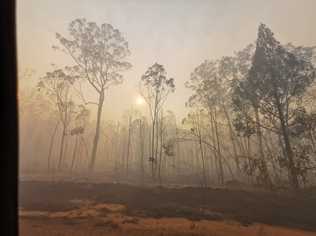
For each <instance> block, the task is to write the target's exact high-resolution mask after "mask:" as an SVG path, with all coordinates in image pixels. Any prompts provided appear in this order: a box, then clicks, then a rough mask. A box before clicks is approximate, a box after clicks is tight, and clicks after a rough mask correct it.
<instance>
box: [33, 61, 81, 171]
mask: <svg viewBox="0 0 316 236" xmlns="http://www.w3.org/2000/svg"><path fill="white" fill-rule="evenodd" d="M76 79H78V77H77V76H76V75H75V74H74V73H73V68H69V67H66V68H65V69H64V70H62V69H55V70H54V71H52V72H47V73H46V75H45V76H43V77H41V78H40V80H39V82H38V85H37V86H38V89H39V91H42V92H44V93H45V95H47V97H48V98H49V99H50V100H51V102H52V103H53V104H54V106H55V108H56V111H57V113H58V120H59V121H58V122H57V124H56V128H55V129H54V133H53V136H55V132H56V129H57V126H58V124H59V123H61V124H62V134H61V142H60V150H59V161H58V168H59V169H60V168H61V165H62V161H63V155H64V152H65V150H64V147H65V137H66V135H67V132H68V128H69V124H70V122H71V121H72V118H73V115H74V109H75V104H74V102H73V100H72V98H71V88H72V86H73V84H74V82H75V80H76ZM51 147H52V142H51ZM51 147H50V151H49V156H48V159H49V158H50V155H51ZM48 162H49V160H48ZM48 166H49V164H48Z"/></svg>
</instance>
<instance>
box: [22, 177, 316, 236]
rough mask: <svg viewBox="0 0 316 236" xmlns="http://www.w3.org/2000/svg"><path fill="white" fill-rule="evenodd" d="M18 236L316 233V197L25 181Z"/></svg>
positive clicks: (313, 194)
mask: <svg viewBox="0 0 316 236" xmlns="http://www.w3.org/2000/svg"><path fill="white" fill-rule="evenodd" d="M19 188H20V190H19V202H20V235H22V236H24V235H25V236H26V235H30V236H37V235H41V236H46V235H47V236H48V235H60V236H64V235H79V236H80V235H113V236H114V235H115V236H116V235H117V236H119V235H120V236H121V235H122V236H123V235H132V236H136V235H154V236H155V235H157V236H158V235H159V236H160V235H170V236H173V235H174V236H180V235H181V236H182V235H183V236H186V235H196V236H197V235H200V236H202V235H209V236H228V235H237V236H238V235H256V236H269V235H275V236H279V235H289V236H294V235H297V236H305V235H306V236H307V235H316V191H314V190H309V191H304V192H301V193H298V194H295V195H294V194H285V193H282V194H281V193H267V192H258V191H257V192H255V191H245V190H232V189H230V190H229V189H212V188H209V189H202V188H196V187H195V188H192V187H186V188H177V189H175V188H172V189H171V188H161V187H152V188H149V187H136V186H131V185H123V184H104V183H103V184H101V183H99V184H88V183H71V182H59V183H50V182H36V181H29V182H26V181H24V182H20V187H19Z"/></svg>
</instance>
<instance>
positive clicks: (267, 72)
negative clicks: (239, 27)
mask: <svg viewBox="0 0 316 236" xmlns="http://www.w3.org/2000/svg"><path fill="white" fill-rule="evenodd" d="M314 78H315V68H314V67H313V65H312V63H311V61H310V60H307V59H306V58H305V57H302V56H299V55H298V54H296V53H294V52H293V51H291V50H289V49H287V48H286V47H285V46H282V45H281V44H280V42H278V41H277V40H276V39H275V37H274V35H273V33H272V31H271V30H270V29H269V28H268V27H266V26H265V25H264V24H261V25H260V26H259V30H258V38H257V42H256V50H255V54H254V57H253V62H252V67H251V69H250V71H249V78H248V81H249V83H248V86H249V87H248V88H247V90H248V91H255V96H256V98H257V106H258V109H259V111H260V112H261V114H262V115H263V116H265V117H267V118H269V119H270V120H273V121H274V122H271V123H270V124H271V128H274V129H278V131H279V133H280V135H281V137H282V143H283V145H284V155H285V157H286V160H285V162H286V167H287V169H288V172H289V182H290V183H291V186H292V187H293V188H294V189H297V188H299V179H298V173H297V165H296V163H295V155H294V152H293V147H292V143H291V138H290V133H289V130H290V127H289V125H290V122H291V120H292V119H293V117H294V114H295V112H296V111H297V109H301V107H302V97H303V95H304V93H305V91H306V89H307V87H309V86H310V85H311V84H312V82H313V80H314Z"/></svg>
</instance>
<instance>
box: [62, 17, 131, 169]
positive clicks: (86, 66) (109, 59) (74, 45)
mask: <svg viewBox="0 0 316 236" xmlns="http://www.w3.org/2000/svg"><path fill="white" fill-rule="evenodd" d="M68 31H69V34H70V37H69V38H66V37H64V36H62V35H61V34H59V33H57V34H56V38H57V39H58V40H59V42H60V44H61V45H62V49H63V51H64V52H65V53H66V54H68V55H70V56H71V58H72V59H73V61H74V62H75V64H76V65H77V68H78V72H79V73H80V74H81V76H82V77H83V78H85V79H86V81H87V82H88V83H89V84H90V85H91V86H92V87H93V89H94V90H95V91H96V93H97V94H98V102H97V105H98V110H97V121H96V129H95V135H94V139H93V146H92V152H91V160H90V164H89V168H90V169H91V170H92V169H93V168H94V164H95V160H96V154H97V149H98V142H99V137H100V125H101V116H102V108H103V103H104V95H105V90H106V89H108V88H109V87H110V86H112V85H116V84H119V83H121V82H122V79H123V76H122V74H121V72H122V71H125V70H127V69H129V68H130V67H131V64H130V63H129V62H127V61H125V58H126V57H127V56H128V55H129V54H130V51H129V49H128V43H127V41H126V40H125V38H124V37H123V36H122V34H121V32H120V31H119V30H118V29H115V28H114V27H113V26H112V25H110V24H106V23H104V24H102V25H101V26H99V25H97V24H96V23H95V22H88V21H87V20H86V19H76V20H74V21H72V22H70V24H69V28H68Z"/></svg>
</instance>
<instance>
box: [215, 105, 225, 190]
mask: <svg viewBox="0 0 316 236" xmlns="http://www.w3.org/2000/svg"><path fill="white" fill-rule="evenodd" d="M216 117H217V116H216V111H215V112H214V115H213V122H214V128H215V136H216V143H217V154H218V166H219V182H220V184H224V169H223V162H222V153H221V145H220V140H219V132H218V125H217V121H216Z"/></svg>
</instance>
